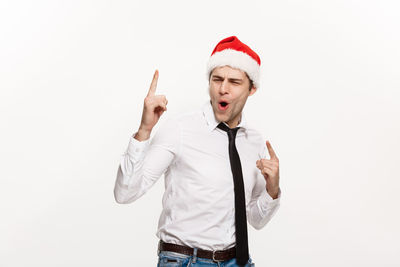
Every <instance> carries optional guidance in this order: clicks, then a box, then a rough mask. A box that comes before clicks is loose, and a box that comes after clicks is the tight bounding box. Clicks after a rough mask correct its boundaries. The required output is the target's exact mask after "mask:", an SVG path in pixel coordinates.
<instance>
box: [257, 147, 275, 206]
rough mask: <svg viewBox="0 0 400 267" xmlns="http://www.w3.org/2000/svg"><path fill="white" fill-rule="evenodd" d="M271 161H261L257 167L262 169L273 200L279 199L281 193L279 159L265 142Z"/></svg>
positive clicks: (258, 161)
mask: <svg viewBox="0 0 400 267" xmlns="http://www.w3.org/2000/svg"><path fill="white" fill-rule="evenodd" d="M265 143H266V145H267V148H268V153H269V157H270V159H259V160H257V162H256V166H257V168H258V169H260V171H261V174H262V175H263V176H264V178H265V180H266V183H267V188H266V189H267V192H268V193H269V194H270V195H271V197H272V198H274V199H275V198H277V197H278V192H279V159H278V157H277V156H276V153H275V151H274V149H273V148H272V146H271V143H270V142H269V141H266V142H265Z"/></svg>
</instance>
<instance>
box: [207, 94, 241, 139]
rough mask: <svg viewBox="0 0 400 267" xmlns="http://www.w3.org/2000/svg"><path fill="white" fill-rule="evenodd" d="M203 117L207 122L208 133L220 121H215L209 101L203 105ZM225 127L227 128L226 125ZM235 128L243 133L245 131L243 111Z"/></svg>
mask: <svg viewBox="0 0 400 267" xmlns="http://www.w3.org/2000/svg"><path fill="white" fill-rule="evenodd" d="M203 115H204V118H205V120H206V122H207V126H208V129H209V130H210V132H211V131H213V130H214V129H215V128H216V127H217V126H218V124H219V123H220V121H217V119H216V118H215V115H214V111H213V108H212V105H211V100H207V102H205V103H204V105H203ZM224 123H225V122H224ZM225 124H226V123H225ZM226 125H227V126H228V124H226ZM228 127H229V126H228ZM236 127H241V128H242V129H244V130H245V131H246V130H247V122H246V118H245V116H244V114H243V110H242V116H241V119H240V122H239V124H238V125H237V126H236Z"/></svg>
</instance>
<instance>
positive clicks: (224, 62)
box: [207, 36, 261, 88]
mask: <svg viewBox="0 0 400 267" xmlns="http://www.w3.org/2000/svg"><path fill="white" fill-rule="evenodd" d="M260 65H261V60H260V57H259V56H258V55H257V54H256V52H254V51H253V50H252V49H251V48H250V47H248V46H247V45H246V44H244V43H242V42H241V41H240V40H239V39H238V38H237V37H236V36H231V37H228V38H225V39H223V40H222V41H220V42H219V43H218V44H217V46H216V47H215V48H214V51H213V52H212V53H211V57H210V58H209V60H208V63H207V78H209V77H210V73H211V72H212V70H213V69H214V68H215V67H219V66H230V67H232V68H237V69H240V70H242V71H244V72H246V73H247V75H248V76H249V78H250V80H252V81H253V84H254V86H255V87H256V88H258V87H259V86H260Z"/></svg>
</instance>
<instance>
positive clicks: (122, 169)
mask: <svg viewBox="0 0 400 267" xmlns="http://www.w3.org/2000/svg"><path fill="white" fill-rule="evenodd" d="M157 81H158V71H157V70H156V71H155V73H154V76H153V80H152V82H151V85H150V88H149V91H148V93H147V96H146V98H145V99H144V105H143V112H142V119H141V122H140V127H139V130H138V131H137V132H136V133H134V135H133V136H132V137H131V139H130V142H129V146H128V149H127V150H126V152H125V153H124V154H123V155H122V159H121V162H120V166H119V168H118V173H117V180H116V182H115V187H114V197H115V200H116V201H117V202H118V203H130V202H132V201H134V200H136V199H138V198H139V197H140V196H142V195H143V194H144V193H145V192H146V191H147V190H148V189H149V188H150V187H151V186H152V185H153V184H154V182H155V181H156V180H157V179H158V178H159V177H160V176H161V175H162V173H163V172H164V171H165V170H166V168H167V167H168V166H169V164H170V163H171V162H172V160H173V159H174V157H175V156H176V153H177V148H178V143H179V140H178V139H177V137H178V132H177V131H179V130H178V127H177V125H175V123H174V122H173V121H172V120H171V121H168V122H166V123H165V124H164V125H163V126H161V127H160V129H159V131H158V132H157V134H156V135H155V136H154V138H153V140H152V142H151V143H150V141H149V139H150V134H151V131H152V130H153V128H154V126H155V125H156V123H157V122H158V121H159V119H160V117H161V115H162V114H163V113H164V112H165V111H166V110H167V104H168V100H167V99H166V97H165V96H164V95H156V94H155V92H156V88H157Z"/></svg>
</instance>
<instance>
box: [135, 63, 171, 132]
mask: <svg viewBox="0 0 400 267" xmlns="http://www.w3.org/2000/svg"><path fill="white" fill-rule="evenodd" d="M157 82H158V70H156V71H155V72H154V75H153V80H152V81H151V84H150V88H149V91H148V93H147V96H146V98H145V99H144V105H143V113H142V121H141V123H140V128H139V131H140V130H141V131H142V132H146V133H150V132H151V130H152V129H153V127H154V125H156V123H157V122H158V120H159V119H160V117H161V115H162V114H163V113H164V111H166V110H167V104H168V100H167V98H166V97H165V95H156V88H157Z"/></svg>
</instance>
